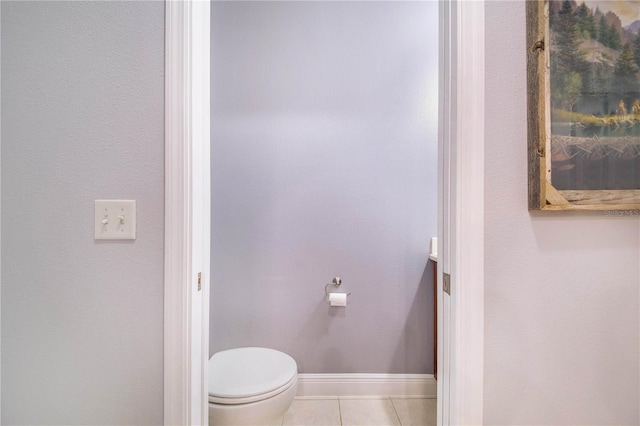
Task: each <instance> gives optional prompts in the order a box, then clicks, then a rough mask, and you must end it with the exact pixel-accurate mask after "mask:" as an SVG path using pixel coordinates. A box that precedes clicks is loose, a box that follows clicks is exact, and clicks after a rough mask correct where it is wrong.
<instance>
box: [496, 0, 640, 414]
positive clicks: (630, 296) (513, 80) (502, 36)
mask: <svg viewBox="0 0 640 426" xmlns="http://www.w3.org/2000/svg"><path fill="white" fill-rule="evenodd" d="M485 13H486V23H485V25H486V40H485V48H486V58H485V61H486V62H485V64H486V70H485V75H486V94H487V96H486V102H485V107H486V109H485V119H486V127H485V161H486V164H485V178H486V181H485V188H486V193H485V231H486V232H485V295H484V296H485V297H484V301H485V306H484V312H485V333H484V337H485V353H484V360H485V370H484V378H485V380H484V423H485V424H488V425H515V424H538V425H562V424H566V425H586V424H593V425H596V424H597V425H605V424H606V425H613V424H615V425H624V424H636V425H637V424H638V423H639V422H640V413H639V411H638V410H639V405H638V399H639V395H640V393H639V390H640V387H639V384H640V381H639V377H640V374H639V373H640V370H639V368H638V367H639V362H640V351H639V348H640V340H639V338H638V335H639V331H640V330H639V327H638V325H639V323H640V321H639V319H640V316H639V315H640V309H639V302H640V291H639V289H640V264H639V263H638V258H639V256H640V239H639V237H638V235H639V233H640V220H639V219H638V217H637V216H627V217H612V216H605V215H604V213H603V212H582V213H577V212H574V213H568V212H564V213H560V212H556V213H553V212H534V213H530V212H529V211H527V156H526V138H527V124H526V114H527V109H526V108H527V104H526V97H527V89H526V42H525V25H524V22H525V2H515V1H489V2H487V3H486V9H485Z"/></svg>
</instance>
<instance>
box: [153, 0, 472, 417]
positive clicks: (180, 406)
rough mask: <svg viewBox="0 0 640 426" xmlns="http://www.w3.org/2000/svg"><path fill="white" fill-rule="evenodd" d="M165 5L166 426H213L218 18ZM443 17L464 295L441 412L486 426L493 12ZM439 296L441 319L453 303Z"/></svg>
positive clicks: (445, 263) (457, 306)
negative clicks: (213, 72)
mask: <svg viewBox="0 0 640 426" xmlns="http://www.w3.org/2000/svg"><path fill="white" fill-rule="evenodd" d="M165 4H166V28H165V33H166V36H165V43H166V44H165V56H166V59H165V66H166V69H165V81H166V83H165V283H164V286H165V294H164V300H165V313H164V316H165V326H164V357H165V358H164V359H165V367H164V423H165V424H166V425H188V424H207V408H208V398H207V396H208V395H207V377H206V374H205V372H206V362H207V360H208V349H209V348H208V346H209V345H208V339H209V320H208V312H209V254H210V247H209V238H210V235H209V232H210V228H209V227H210V186H209V185H210V173H209V172H210V170H209V167H210V157H209V119H210V115H209V93H210V71H209V54H210V51H209V49H210V44H209V43H210V12H209V10H210V9H209V1H207V0H205V1H203V0H169V1H166V3H165ZM440 16H441V22H442V23H443V24H444V25H441V29H440V35H441V39H442V40H445V39H447V40H449V43H441V45H440V60H441V64H448V65H446V67H445V68H444V69H441V73H442V72H444V73H445V74H441V79H442V80H443V82H448V83H447V84H448V86H447V87H448V89H447V92H446V93H443V92H441V96H443V95H445V96H444V97H442V98H441V100H440V103H441V106H440V108H443V106H444V108H445V109H446V110H447V111H448V113H447V114H444V115H443V114H442V111H443V110H442V109H441V116H442V117H443V121H441V123H440V127H441V135H440V138H439V139H440V144H441V145H440V149H439V151H440V152H441V159H440V167H439V168H440V172H439V175H440V176H439V180H440V183H439V185H440V186H441V188H440V189H439V202H440V204H439V205H440V210H441V211H440V213H439V237H440V241H441V243H440V245H441V248H440V249H439V252H440V253H438V255H439V257H440V258H441V259H442V262H441V263H440V262H439V264H440V265H441V266H440V267H439V275H440V280H439V281H440V283H442V273H443V271H444V272H448V273H449V274H450V275H451V283H452V289H451V297H450V299H449V302H450V307H451V310H450V324H451V341H450V343H449V346H448V347H449V351H450V366H449V373H448V378H449V383H448V385H449V386H448V392H447V393H448V410H447V413H445V414H446V415H445V416H443V412H442V409H443V407H442V405H441V403H439V406H438V423H439V424H444V423H443V421H444V420H445V419H446V420H447V421H446V424H464V425H475V424H482V415H483V412H482V408H483V405H482V404H483V368H484V366H483V349H484V348H483V344H484V334H483V333H484V269H483V268H484V223H483V220H484V112H483V108H484V1H483V0H477V1H475V0H470V1H443V2H441V15H440ZM447 37H448V38H447ZM442 40H441V41H442ZM441 84H442V82H441ZM443 102H444V103H443ZM458 117H464V120H459V119H458ZM444 147H447V149H446V150H443V148H444ZM445 153H446V156H445V155H444V154H445ZM445 176H446V177H447V178H446V182H447V183H446V185H447V187H445V179H444V177H445ZM445 217H446V218H448V220H446V221H445ZM198 272H202V280H201V282H202V291H197V280H198V278H197V275H198ZM439 290H440V291H439V293H438V294H439V295H440V296H439V300H438V304H439V307H441V306H442V303H443V300H444V297H449V296H443V295H442V294H443V293H442V291H441V290H442V288H441V284H440V288H439ZM441 324H442V321H439V327H441ZM441 331H442V330H439V340H440V339H442V335H441ZM439 344H440V342H439ZM439 351H442V348H440V349H439ZM438 356H439V357H441V352H439V355H438ZM441 361H442V359H441ZM442 365H443V362H439V363H438V377H439V378H440V380H439V381H438V393H439V401H442V399H443V398H442V396H443V395H441V392H442V391H443V389H447V387H446V386H445V387H444V388H443V384H442V383H443V381H445V380H446V379H444V376H442V375H441V369H442ZM443 379H444V380H443Z"/></svg>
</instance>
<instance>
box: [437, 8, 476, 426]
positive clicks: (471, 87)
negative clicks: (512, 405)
mask: <svg viewBox="0 0 640 426" xmlns="http://www.w3.org/2000/svg"><path fill="white" fill-rule="evenodd" d="M484 6H485V4H484V1H482V0H474V1H445V2H441V3H440V7H441V10H440V17H441V23H440V37H441V40H440V61H441V63H440V67H441V68H440V73H441V74H440V76H441V79H442V81H441V83H440V85H441V93H440V103H441V105H440V112H441V117H440V120H441V121H440V125H441V128H440V137H439V143H440V146H439V152H440V159H439V162H440V168H441V169H440V172H439V184H438V185H439V191H438V193H439V200H438V201H439V206H440V207H439V224H438V226H439V233H440V235H439V241H442V243H439V245H441V248H440V249H439V250H438V251H439V253H438V269H439V270H438V277H439V278H438V281H439V288H438V290H439V297H438V312H439V316H440V312H442V311H443V310H442V309H441V308H442V307H443V306H446V304H447V303H448V305H449V306H450V315H449V317H448V319H449V324H450V327H449V335H448V337H449V338H448V339H447V340H448V346H447V348H448V352H449V357H448V364H449V365H448V368H447V365H446V364H447V360H445V359H443V360H442V361H443V362H439V363H438V370H439V371H438V378H439V379H440V380H439V381H438V397H439V401H438V424H454V425H458V424H459V425H479V424H482V422H483V398H484V393H483V386H484V69H485V68H484V52H485V51H484ZM443 273H448V274H450V277H451V295H450V296H448V295H445V294H444V293H443V291H442V285H441V284H440V283H442V282H443V281H442V275H443ZM445 298H448V299H446V300H445ZM442 324H443V321H442V318H441V317H440V318H439V321H438V336H439V337H438V339H439V341H438V347H439V348H438V350H439V356H443V353H444V352H443V349H444V347H443V348H442V349H441V348H440V347H441V344H442V346H444V344H443V340H444V339H442V338H443V337H444V336H443V331H444V330H443V329H442V327H443V325H442ZM441 336H442V337H441ZM447 373H448V374H447ZM443 393H446V395H444V394H443ZM443 401H445V402H446V403H445V404H443ZM447 410H448V411H447Z"/></svg>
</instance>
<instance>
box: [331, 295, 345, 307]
mask: <svg viewBox="0 0 640 426" xmlns="http://www.w3.org/2000/svg"><path fill="white" fill-rule="evenodd" d="M329 304H330V305H331V306H347V293H329Z"/></svg>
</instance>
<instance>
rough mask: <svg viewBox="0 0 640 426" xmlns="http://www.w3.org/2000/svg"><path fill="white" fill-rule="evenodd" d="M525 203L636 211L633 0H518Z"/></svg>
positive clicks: (638, 35) (637, 50)
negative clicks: (523, 28) (523, 39)
mask: <svg viewBox="0 0 640 426" xmlns="http://www.w3.org/2000/svg"><path fill="white" fill-rule="evenodd" d="M526 4H527V6H526V7H527V107H528V117H527V125H528V163H529V209H530V210H608V211H614V210H628V211H634V212H635V213H638V212H639V211H640V2H614V1H589V0H585V1H581V0H577V1H575V0H533V1H527V2H526Z"/></svg>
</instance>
